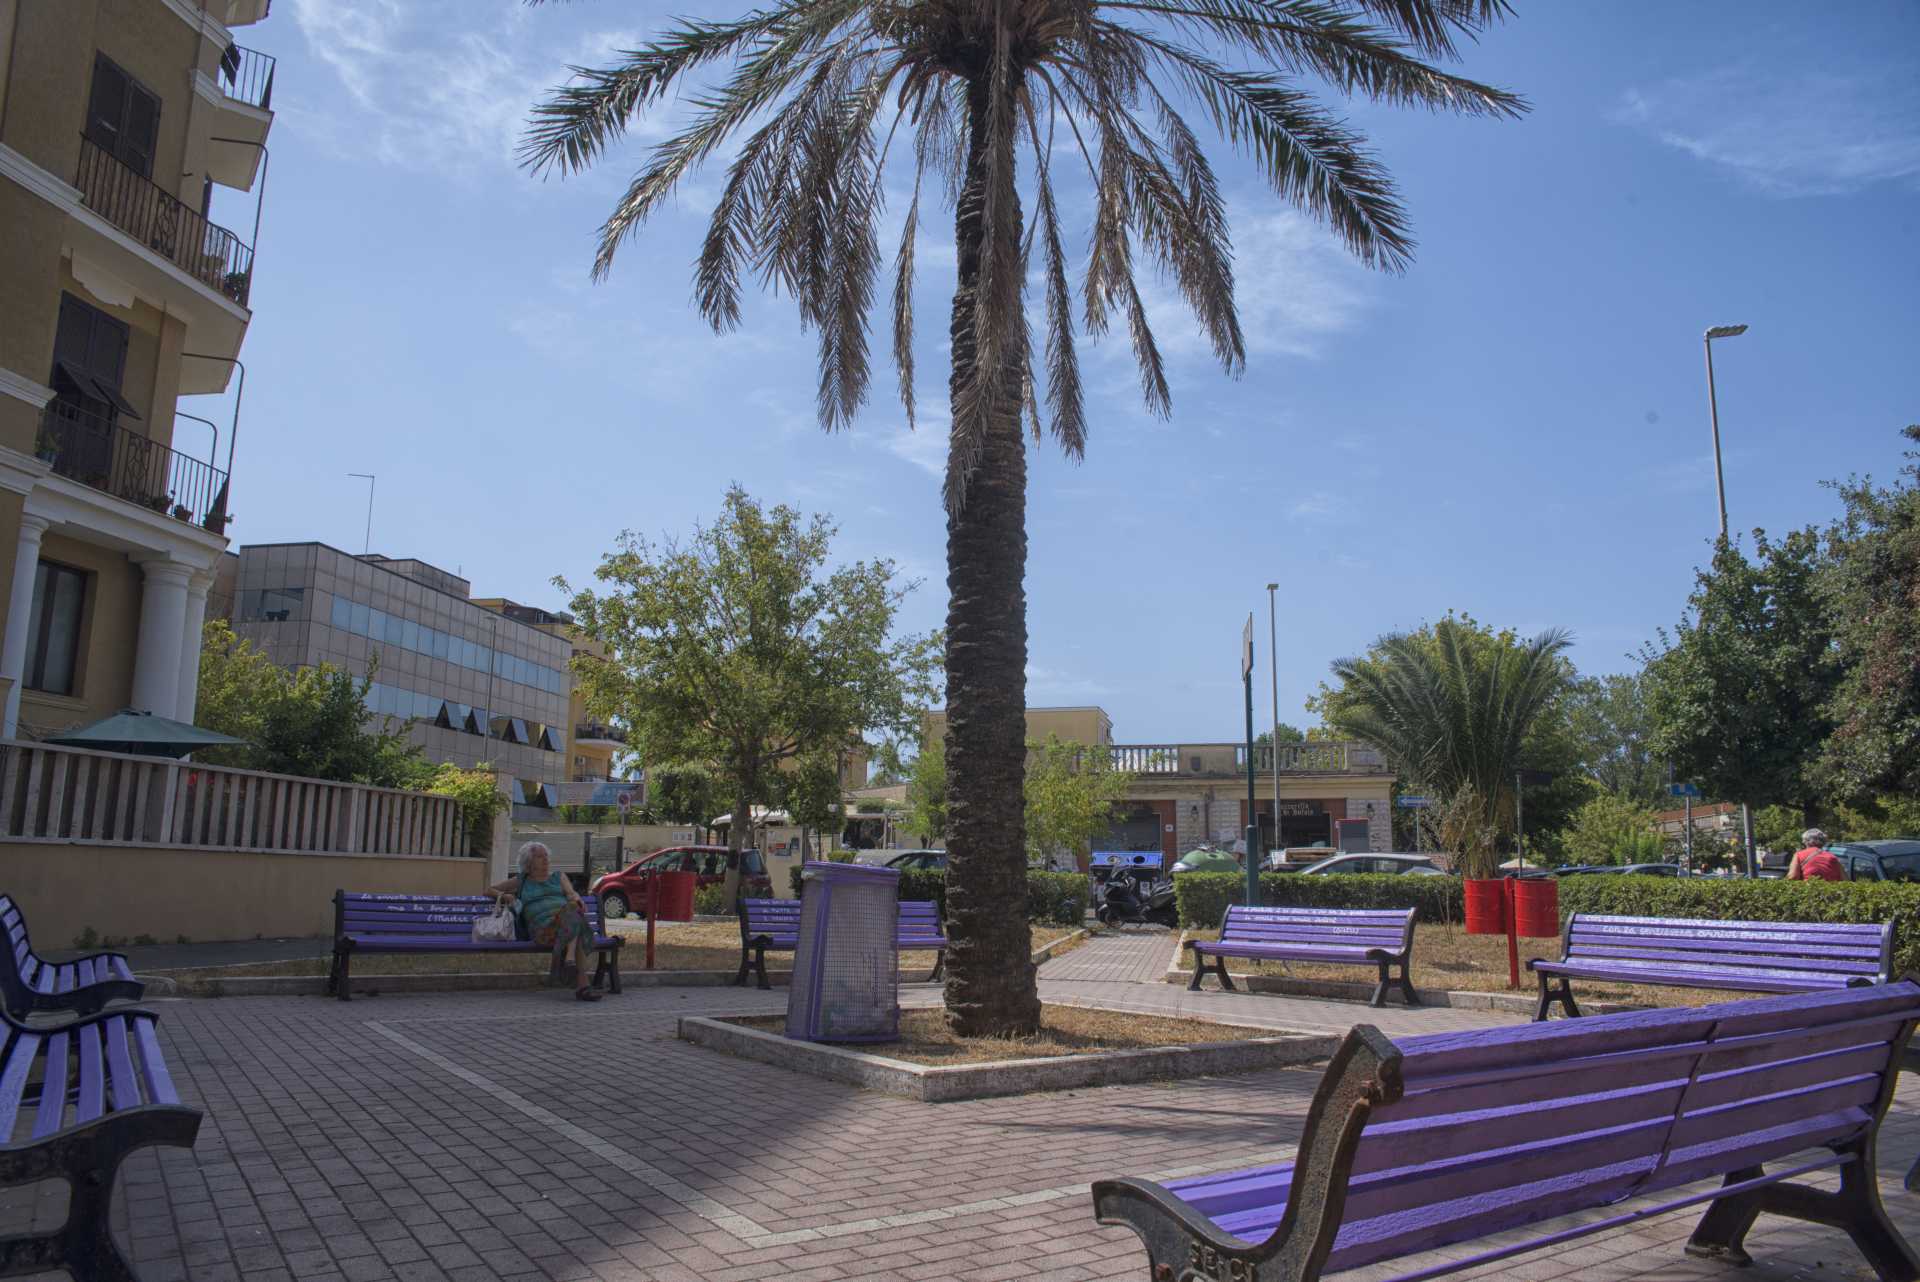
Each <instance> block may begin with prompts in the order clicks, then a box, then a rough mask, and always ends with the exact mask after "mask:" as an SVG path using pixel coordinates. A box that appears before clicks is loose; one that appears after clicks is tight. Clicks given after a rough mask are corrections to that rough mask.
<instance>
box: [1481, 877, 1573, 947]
mask: <svg viewBox="0 0 1920 1282" xmlns="http://www.w3.org/2000/svg"><path fill="white" fill-rule="evenodd" d="M1466 891H1467V933H1468V934H1469V935H1504V934H1506V933H1507V890H1506V882H1505V880H1504V879H1502V878H1498V877H1487V878H1477V877H1470V878H1468V879H1467V882H1466ZM1555 933H1558V932H1555Z"/></svg>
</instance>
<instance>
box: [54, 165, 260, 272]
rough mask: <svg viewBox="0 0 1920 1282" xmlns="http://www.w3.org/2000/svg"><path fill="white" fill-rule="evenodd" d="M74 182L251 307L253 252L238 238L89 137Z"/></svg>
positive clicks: (90, 200)
mask: <svg viewBox="0 0 1920 1282" xmlns="http://www.w3.org/2000/svg"><path fill="white" fill-rule="evenodd" d="M73 185H74V186H76V187H78V188H79V189H80V199H81V201H82V202H83V203H84V204H85V205H86V207H87V208H88V209H91V210H93V211H94V212H95V213H97V214H99V215H100V216H101V217H102V218H105V219H106V220H107V221H108V222H110V223H112V224H113V225H114V226H115V227H118V228H119V229H120V230H121V231H124V232H126V233H127V234H128V235H129V236H131V237H133V238H134V239H135V240H137V241H139V242H140V243H141V244H142V245H145V246H146V247H147V248H149V249H152V250H154V251H155V252H156V253H158V254H160V256H161V257H163V258H165V259H167V260H168V261H169V262H171V263H173V264H174V265H175V266H177V267H179V268H180V269H181V270H182V271H184V272H186V273H187V274H188V275H189V276H192V277H193V278H194V279H195V280H198V281H200V282H201V283H203V284H205V285H207V286H208V287H210V288H212V289H214V290H217V291H218V292H220V293H221V294H224V295H225V296H226V297H228V298H231V299H232V300H233V301H234V302H236V303H239V304H240V305H241V306H242V307H244V306H246V303H247V294H248V292H249V290H250V289H251V287H252V284H253V250H252V249H251V248H249V247H248V246H247V244H246V242H245V241H242V240H241V239H240V238H239V237H238V236H236V235H234V234H233V233H232V232H230V231H228V230H227V229H226V228H225V227H222V226H220V225H219V224H218V223H211V222H208V221H207V220H206V218H205V216H203V215H201V214H199V213H196V212H195V211H194V210H192V209H189V208H188V207H187V206H186V205H184V204H182V203H181V202H180V199H179V198H178V197H176V196H174V195H172V194H171V193H169V192H167V191H165V190H164V189H162V188H161V187H160V186H159V185H158V184H156V183H155V182H154V181H153V180H152V179H150V178H147V177H144V176H143V175H141V174H140V173H139V171H137V170H135V169H133V168H132V167H131V166H129V165H128V164H126V163H125V162H124V161H122V160H121V159H120V158H119V157H118V156H115V155H113V154H112V153H111V152H109V151H107V150H106V149H105V148H103V147H101V146H100V145H99V144H98V143H96V142H94V141H93V140H92V139H91V138H88V137H86V136H85V135H82V136H81V139H80V168H79V170H78V172H77V173H76V174H75V176H74V180H73Z"/></svg>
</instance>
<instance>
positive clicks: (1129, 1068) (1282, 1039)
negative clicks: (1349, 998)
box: [676, 1015, 1341, 1104]
mask: <svg viewBox="0 0 1920 1282" xmlns="http://www.w3.org/2000/svg"><path fill="white" fill-rule="evenodd" d="M676 1035H677V1036H678V1037H679V1038H680V1039H681V1040H682V1041H685V1042H691V1043H692V1044H693V1045H695V1046H703V1047H706V1048H707V1049H709V1050H717V1051H722V1052H724V1053H726V1054H729V1055H735V1056H738V1057H739V1058H741V1059H750V1060H755V1061H757V1062H759V1063H762V1064H772V1065H774V1066H775V1067H776V1068H785V1069H791V1070H793V1071H795V1072H800V1073H807V1074H810V1075H811V1076H814V1077H824V1078H827V1079H828V1080H830V1081H836V1082H846V1083H848V1084H850V1085H853V1086H862V1087H865V1088H867V1089H868V1090H875V1091H880V1092H882V1093H883V1094H887V1095H897V1096H899V1097H901V1098H903V1099H910V1100H918V1101H920V1102H921V1103H925V1104H941V1103H947V1102H950V1101H953V1100H966V1099H987V1098H991V1097H994V1096H1001V1095H1026V1094H1031V1093H1033V1092H1036V1091H1064V1090H1073V1089H1076V1088H1079V1087H1086V1086H1119V1085H1124V1084H1126V1083H1130V1082H1148V1081H1160V1080H1164V1079H1167V1078H1188V1077H1199V1076H1209V1075H1219V1074H1225V1073H1252V1072H1258V1071H1261V1070H1264V1069H1271V1068H1285V1067H1287V1066H1289V1065H1294V1064H1306V1063H1311V1062H1313V1061H1315V1060H1321V1059H1325V1058H1326V1057H1327V1056H1329V1055H1331V1054H1333V1052H1334V1050H1335V1049H1336V1048H1337V1047H1338V1046H1339V1044H1340V1040H1341V1039H1340V1038H1339V1037H1335V1036H1325V1035H1320V1034H1309V1033H1276V1034H1275V1035H1273V1036H1271V1037H1258V1038H1253V1039H1250V1040H1247V1041H1238V1042H1205V1043H1201V1044H1199V1045H1194V1046H1154V1047H1146V1048H1143V1049H1139V1050H1124V1051H1110V1052H1107V1053H1104V1054H1098V1055H1055V1056H1047V1057H1044V1058H1039V1059H1017V1060H1003V1061H1001V1062H999V1063H996V1064H940V1065H935V1064H912V1063H908V1062H907V1061H905V1060H898V1059H889V1058H888V1057H887V1056H885V1055H875V1054H871V1053H869V1052H867V1051H856V1050H847V1049H845V1048H844V1047H839V1046H828V1045H825V1044H822V1043H819V1042H801V1041H792V1040H789V1039H788V1038H785V1037H782V1036H780V1035H779V1034H777V1033H767V1032H762V1031H761V1030H759V1029H757V1028H746V1027H743V1026H741V1025H739V1024H733V1023H729V1022H727V1021H726V1020H721V1019H710V1018H707V1017H705V1016H695V1015H686V1016H682V1017H681V1018H680V1020H679V1022H678V1026H677V1029H676Z"/></svg>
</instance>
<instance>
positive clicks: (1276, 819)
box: [1267, 583, 1285, 850]
mask: <svg viewBox="0 0 1920 1282" xmlns="http://www.w3.org/2000/svg"><path fill="white" fill-rule="evenodd" d="M1279 590H1280V585H1279V584H1278V583H1269V584H1267V665H1268V667H1269V668H1270V669H1271V670H1272V673H1273V848H1274V849H1275V850H1282V849H1285V847H1283V846H1282V845H1281V844H1280V631H1279V624H1278V621H1277V620H1278V616H1277V615H1276V614H1275V611H1274V604H1273V594H1274V593H1275V592H1278V591H1279Z"/></svg>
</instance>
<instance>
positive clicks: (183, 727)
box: [47, 708, 246, 757]
mask: <svg viewBox="0 0 1920 1282" xmlns="http://www.w3.org/2000/svg"><path fill="white" fill-rule="evenodd" d="M47 742H48V743H51V744H57V745H59V746H60V747H62V748H92V749H94V750H95V751H96V752H126V753H131V754H133V755H134V756H139V757H184V756H186V755H187V754H188V753H189V752H194V751H196V750H198V749H200V748H211V747H214V746H216V745H218V744H223V743H245V742H246V740H245V739H236V738H234V737H233V736H232V735H228V734H221V733H219V732H218V731H214V730H202V729H201V728H200V727H199V726H191V725H188V724H187V723H186V722H184V721H174V720H171V719H169V718H167V717H156V716H154V715H153V714H152V713H151V712H136V711H134V710H133V709H132V708H123V709H121V710H120V711H119V712H116V713H114V714H113V715H112V716H110V717H107V718H105V719H103V720H100V721H96V722H94V723H93V724H92V725H90V726H83V727H81V728H80V729H78V730H75V731H73V732H72V733H70V734H63V735H56V736H55V737H53V738H51V739H48V740H47Z"/></svg>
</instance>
